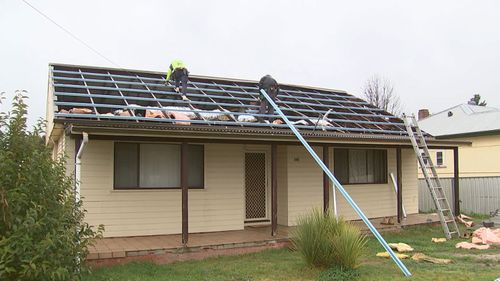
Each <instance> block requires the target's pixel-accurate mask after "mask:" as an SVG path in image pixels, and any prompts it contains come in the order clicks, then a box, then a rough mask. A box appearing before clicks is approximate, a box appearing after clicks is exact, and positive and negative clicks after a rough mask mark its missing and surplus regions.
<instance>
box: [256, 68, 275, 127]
mask: <svg viewBox="0 0 500 281" xmlns="http://www.w3.org/2000/svg"><path fill="white" fill-rule="evenodd" d="M260 90H264V91H266V93H267V94H268V95H269V97H271V99H272V100H273V101H276V97H277V96H278V92H279V85H278V82H276V80H275V79H274V78H273V77H271V75H269V74H268V75H266V76H264V77H262V78H260V81H259V93H260ZM259 101H260V107H259V114H269V115H274V107H273V106H272V105H270V104H269V102H268V101H267V99H266V98H265V97H264V96H263V95H262V94H260V95H259ZM258 119H259V121H261V122H263V118H262V117H259V118H258ZM268 119H269V122H273V120H274V117H269V118H268Z"/></svg>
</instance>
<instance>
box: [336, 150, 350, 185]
mask: <svg viewBox="0 0 500 281" xmlns="http://www.w3.org/2000/svg"><path fill="white" fill-rule="evenodd" d="M347 157H348V152H347V149H343V148H336V149H334V153H333V173H334V174H335V177H336V178H337V180H338V181H339V182H340V183H342V184H344V183H348V182H349V168H348V167H349V162H348V159H347Z"/></svg>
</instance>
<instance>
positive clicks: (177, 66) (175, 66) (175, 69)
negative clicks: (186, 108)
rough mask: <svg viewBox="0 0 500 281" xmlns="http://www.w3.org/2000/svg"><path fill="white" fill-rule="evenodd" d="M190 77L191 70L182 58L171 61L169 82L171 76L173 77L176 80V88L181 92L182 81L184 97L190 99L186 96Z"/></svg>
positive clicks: (168, 73)
mask: <svg viewBox="0 0 500 281" xmlns="http://www.w3.org/2000/svg"><path fill="white" fill-rule="evenodd" d="M188 77H189V71H188V70H187V68H186V65H185V64H184V62H183V61H181V60H173V61H172V62H171V63H170V66H169V68H168V71H167V78H166V80H167V83H169V82H170V78H172V79H173V80H174V81H175V88H174V90H175V91H176V92H177V93H179V91H180V89H179V86H180V84H181V82H182V94H181V96H182V99H183V100H189V99H188V98H187V96H186V92H187V84H188Z"/></svg>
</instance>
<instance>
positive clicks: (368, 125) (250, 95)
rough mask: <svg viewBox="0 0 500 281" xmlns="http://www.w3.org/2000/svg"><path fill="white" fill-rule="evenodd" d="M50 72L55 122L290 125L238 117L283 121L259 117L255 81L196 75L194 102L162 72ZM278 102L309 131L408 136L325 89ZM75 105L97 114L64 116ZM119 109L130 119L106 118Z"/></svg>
mask: <svg viewBox="0 0 500 281" xmlns="http://www.w3.org/2000/svg"><path fill="white" fill-rule="evenodd" d="M50 71H51V75H50V77H51V81H50V86H51V87H52V91H53V96H54V99H55V100H54V103H53V108H54V118H56V119H64V120H67V121H71V120H72V119H86V120H88V119H96V120H102V121H109V120H128V121H135V122H146V121H149V122H161V123H165V122H166V123H173V124H176V123H180V122H186V120H177V119H173V118H170V117H168V116H166V114H165V118H146V117H141V116H137V115H136V114H135V113H134V112H135V110H161V111H162V112H166V111H174V112H175V111H177V112H189V113H194V114H195V115H196V117H197V118H196V120H189V122H190V123H192V124H199V125H202V124H204V125H209V126H213V125H222V126H239V127H259V128H262V127H269V128H276V129H278V128H283V127H286V126H285V125H284V124H273V123H265V122H262V123H261V122H240V121H238V118H237V117H238V116H241V115H252V116H254V117H273V118H279V116H278V115H277V114H274V115H269V114H258V113H257V109H258V108H259V106H258V105H257V103H258V101H259V99H258V97H259V93H258V86H257V83H255V82H253V81H242V80H229V79H219V78H214V79H210V78H208V77H207V78H205V77H203V78H197V76H192V77H190V81H189V84H188V91H187V96H188V97H189V98H190V99H191V100H190V101H184V100H182V99H180V95H179V94H178V93H176V92H175V91H173V86H172V85H165V82H166V81H165V78H164V75H162V74H159V73H151V72H140V71H128V70H122V69H112V68H94V67H87V66H68V65H59V64H52V65H51V68H50ZM276 103H277V104H278V105H280V106H281V110H282V111H284V112H287V117H288V118H289V119H290V120H305V121H306V122H307V124H309V125H297V126H296V127H297V128H300V129H304V130H319V129H320V128H321V129H323V130H325V131H337V132H341V133H349V132H352V133H361V134H386V135H402V136H403V135H406V132H405V129H404V124H403V122H402V120H401V119H399V118H397V117H395V116H393V115H391V114H389V113H387V112H385V111H384V110H381V109H379V108H376V107H374V106H373V105H371V104H369V103H367V102H365V101H363V100H361V99H359V98H357V97H355V96H352V95H349V94H347V93H345V92H341V91H333V90H332V91H331V92H328V91H327V90H324V89H314V88H308V87H300V86H293V85H283V86H282V87H281V89H280V94H279V95H278V98H277V100H276ZM75 107H85V108H89V109H91V110H92V114H74V113H60V112H59V110H60V109H66V110H68V109H71V108H75ZM165 107H168V108H165ZM173 107H174V108H173ZM175 107H184V108H181V109H176V108H175ZM116 109H122V110H128V111H129V112H130V113H131V116H116V115H113V116H111V115H109V114H107V115H104V114H106V113H110V112H113V111H114V110H116ZM215 109H217V110H220V111H222V112H220V113H219V114H221V115H227V116H228V117H229V119H230V121H218V120H206V118H204V116H203V115H204V114H205V113H207V114H209V113H212V114H213V113H214V111H213V110H215ZM327 112H329V113H330V114H329V115H328V118H325V121H328V122H329V123H330V124H331V125H332V126H324V127H323V126H322V127H318V126H315V124H314V123H313V121H315V120H318V119H319V118H322V115H324V114H326V113H327ZM179 126H184V125H179Z"/></svg>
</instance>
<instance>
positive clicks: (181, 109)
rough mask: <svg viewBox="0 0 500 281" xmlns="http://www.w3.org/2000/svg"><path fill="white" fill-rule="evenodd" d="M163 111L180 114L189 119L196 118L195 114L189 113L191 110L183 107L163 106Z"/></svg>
mask: <svg viewBox="0 0 500 281" xmlns="http://www.w3.org/2000/svg"><path fill="white" fill-rule="evenodd" d="M163 110H164V111H175V112H180V113H182V114H184V115H186V116H187V117H189V119H195V118H196V114H195V113H194V112H192V111H191V110H192V109H191V108H189V107H185V106H165V107H163ZM184 110H189V111H184Z"/></svg>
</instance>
